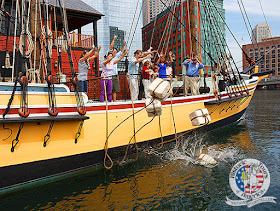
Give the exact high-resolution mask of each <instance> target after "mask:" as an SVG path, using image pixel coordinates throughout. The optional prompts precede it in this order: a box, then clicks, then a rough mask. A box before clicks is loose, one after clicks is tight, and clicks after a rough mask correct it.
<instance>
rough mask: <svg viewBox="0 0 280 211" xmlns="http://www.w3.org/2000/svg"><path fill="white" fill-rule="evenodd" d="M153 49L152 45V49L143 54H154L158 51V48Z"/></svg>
mask: <svg viewBox="0 0 280 211" xmlns="http://www.w3.org/2000/svg"><path fill="white" fill-rule="evenodd" d="M152 50H153V47H150V49H149V50H148V51H146V52H143V56H147V55H149V54H153V53H156V52H157V50H155V51H152Z"/></svg>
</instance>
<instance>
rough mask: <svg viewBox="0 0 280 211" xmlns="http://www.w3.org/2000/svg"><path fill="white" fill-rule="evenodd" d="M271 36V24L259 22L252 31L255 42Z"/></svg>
mask: <svg viewBox="0 0 280 211" xmlns="http://www.w3.org/2000/svg"><path fill="white" fill-rule="evenodd" d="M267 38H271V26H269V25H267V24H266V23H259V24H257V25H256V26H255V28H254V29H253V31H252V40H253V43H257V42H262V40H263V39H267Z"/></svg>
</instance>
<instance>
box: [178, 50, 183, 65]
mask: <svg viewBox="0 0 280 211" xmlns="http://www.w3.org/2000/svg"><path fill="white" fill-rule="evenodd" d="M178 50H179V49H178ZM178 64H179V67H181V66H182V58H181V57H179V59H178Z"/></svg>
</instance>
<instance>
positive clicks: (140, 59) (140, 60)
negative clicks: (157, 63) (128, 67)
mask: <svg viewBox="0 0 280 211" xmlns="http://www.w3.org/2000/svg"><path fill="white" fill-rule="evenodd" d="M150 58H151V54H149V55H148V56H145V57H143V58H139V59H137V60H136V61H135V64H137V63H140V62H143V61H144V60H145V59H150Z"/></svg>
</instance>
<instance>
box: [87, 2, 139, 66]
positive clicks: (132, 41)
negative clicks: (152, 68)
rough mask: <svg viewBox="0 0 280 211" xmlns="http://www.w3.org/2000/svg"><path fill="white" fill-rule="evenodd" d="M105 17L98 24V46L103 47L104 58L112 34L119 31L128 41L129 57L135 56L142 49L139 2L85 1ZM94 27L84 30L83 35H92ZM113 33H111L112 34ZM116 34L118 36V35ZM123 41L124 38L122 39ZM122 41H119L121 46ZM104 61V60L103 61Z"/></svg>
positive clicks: (101, 54) (101, 53) (102, 54)
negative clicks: (135, 52)
mask: <svg viewBox="0 0 280 211" xmlns="http://www.w3.org/2000/svg"><path fill="white" fill-rule="evenodd" d="M83 1H84V2H86V3H87V4H88V5H90V6H92V7H93V8H95V9H96V10H98V11H99V12H101V13H102V14H104V15H105V16H104V17H102V19H101V20H100V21H98V23H97V29H98V30H97V31H98V32H97V33H98V45H101V46H102V50H101V52H100V58H101V56H104V55H105V54H106V52H107V50H108V48H109V45H110V43H111V41H112V39H111V38H112V33H113V31H114V30H116V29H117V30H118V33H117V34H119V32H121V34H124V40H127V41H128V43H127V48H129V56H130V57H131V56H133V53H134V51H136V50H138V49H142V34H141V27H142V24H141V20H140V19H141V8H142V4H141V1H139V0H83ZM92 28H93V27H92V26H87V27H84V28H83V29H82V31H83V33H85V34H90V33H92ZM110 32H111V33H110ZM117 34H116V35H117ZM120 39H123V37H120ZM120 42H121V41H120V40H117V43H118V45H120ZM101 61H102V59H101Z"/></svg>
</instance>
